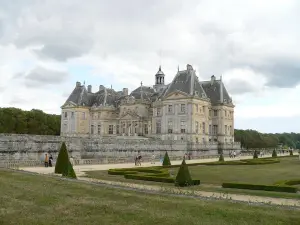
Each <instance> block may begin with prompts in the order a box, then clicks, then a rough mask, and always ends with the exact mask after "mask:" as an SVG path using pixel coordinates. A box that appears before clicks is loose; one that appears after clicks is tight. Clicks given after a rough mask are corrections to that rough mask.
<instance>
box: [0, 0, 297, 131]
mask: <svg viewBox="0 0 300 225" xmlns="http://www.w3.org/2000/svg"><path fill="white" fill-rule="evenodd" d="M299 10H300V3H299V2H298V1H296V0H286V1H281V0H272V1H271V0H265V1H263V2H262V1H260V0H251V1H250V0H249V1H243V2H241V1H238V0H229V1H226V2H225V1H221V0H201V1H198V0H187V1H182V0H153V1H140V0H129V1H126V2H124V1H119V0H112V1H104V0H87V1H86V4H82V1H81V0H64V1H58V0H27V1H22V0H14V1H4V0H0V76H1V77H0V78H1V86H2V87H6V88H5V90H3V91H2V93H1V95H0V102H1V104H2V103H3V105H13V104H16V105H18V104H21V103H17V102H13V101H12V100H13V99H11V98H13V97H14V90H16V89H17V90H19V91H22V92H23V93H26V96H27V95H28V96H30V99H31V100H30V101H28V102H26V103H25V102H23V103H22V107H23V108H30V107H35V108H41V109H44V110H45V109H47V110H49V112H50V111H51V112H56V113H60V108H59V107H60V106H61V104H62V103H63V102H64V101H65V98H66V96H68V93H69V92H71V91H72V89H73V88H74V85H75V82H76V81H77V80H79V81H81V82H83V81H84V80H86V82H87V83H89V84H90V83H91V84H92V85H93V87H98V86H99V85H100V84H104V85H106V86H110V85H111V84H112V85H113V87H114V88H116V89H119V90H120V89H121V88H123V87H129V88H130V89H131V90H133V89H135V88H136V87H137V86H139V85H140V82H141V81H143V84H144V85H147V86H152V85H153V83H154V75H155V73H156V72H157V69H158V66H159V65H160V64H161V65H162V69H163V71H164V73H165V74H166V81H167V82H171V81H172V79H173V77H174V76H175V74H176V72H177V66H178V65H179V66H180V69H183V68H185V67H186V64H191V65H193V67H194V68H195V69H196V70H197V76H199V79H200V80H207V79H209V78H210V76H211V75H212V74H214V75H216V76H217V77H219V76H220V75H223V79H224V83H225V85H226V88H227V90H228V91H229V93H230V94H231V95H233V101H234V102H235V103H236V112H237V114H236V115H237V120H238V119H242V120H244V121H246V120H245V119H246V118H245V117H246V116H247V117H251V118H252V117H254V118H253V119H252V120H251V125H253V124H255V118H263V117H266V116H267V115H268V114H272V115H276V116H277V117H276V118H275V117H274V121H275V120H278V118H282V120H283V119H284V118H288V117H290V116H295V118H296V117H297V116H298V112H300V111H299V109H298V108H300V107H298V106H297V105H298V104H297V103H293V102H295V101H296V98H294V97H293V96H294V95H295V96H297V95H299V94H300V93H298V86H299V81H300V76H299V67H300V66H299V63H298V62H299V61H300V53H299V51H297V49H298V45H299V39H300V32H299V29H298V24H297V21H299V20H300V14H299V13H298V12H299ZM78 68H89V69H88V70H87V69H82V70H80V71H79V69H78ZM77 69H78V70H77ZM68 74H69V75H68ZM12 79H13V80H12ZM12 82H13V84H14V85H11V84H12ZM24 84H25V85H24ZM47 84H51V85H48V86H47V88H46V89H45V88H44V87H45V85H47ZM39 87H40V88H39ZM58 87H59V88H58ZM60 88H62V90H63V91H61V92H60V93H57V95H54V94H53V93H56V92H57V90H58V89H60ZM93 89H95V90H96V89H97V88H93ZM295 90H296V92H295ZM62 95H63V96H62ZM274 96H276V98H275V97H274ZM38 98H41V99H48V100H49V101H51V104H50V103H49V104H46V105H45V104H44V101H43V100H37V99H38ZM284 99H288V102H289V104H287V103H284V101H285V100H284ZM291 99H293V101H292V102H291V101H290V100H291ZM33 102H34V103H33ZM292 103H293V104H294V105H291V104H292ZM283 108H284V110H283ZM291 112H293V113H291ZM296 114H297V115H296ZM254 115H255V116H254ZM257 121H260V120H259V119H257ZM247 123H248V122H247V121H246V122H243V123H237V125H239V124H241V126H243V127H247ZM249 123H250V122H249ZM259 123H262V122H261V121H260V122H259ZM270 123H271V122H270ZM270 123H268V124H266V126H270Z"/></svg>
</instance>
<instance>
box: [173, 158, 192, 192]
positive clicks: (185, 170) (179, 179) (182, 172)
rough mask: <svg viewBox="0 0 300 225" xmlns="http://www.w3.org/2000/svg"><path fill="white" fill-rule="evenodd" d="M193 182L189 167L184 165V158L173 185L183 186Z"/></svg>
mask: <svg viewBox="0 0 300 225" xmlns="http://www.w3.org/2000/svg"><path fill="white" fill-rule="evenodd" d="M193 184H194V182H193V180H192V177H191V174H190V171H189V167H188V166H187V165H186V163H185V160H184V159H183V160H182V163H181V165H180V168H179V170H178V173H177V176H176V179H175V186H180V187H185V186H191V185H193Z"/></svg>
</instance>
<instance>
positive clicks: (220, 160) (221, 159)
mask: <svg viewBox="0 0 300 225" xmlns="http://www.w3.org/2000/svg"><path fill="white" fill-rule="evenodd" d="M224 161H225V160H224V156H223V154H220V157H219V162H224Z"/></svg>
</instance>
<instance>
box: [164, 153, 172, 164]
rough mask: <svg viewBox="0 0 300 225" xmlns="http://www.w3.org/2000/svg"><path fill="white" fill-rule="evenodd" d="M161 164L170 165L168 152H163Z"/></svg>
mask: <svg viewBox="0 0 300 225" xmlns="http://www.w3.org/2000/svg"><path fill="white" fill-rule="evenodd" d="M162 165H163V166H171V161H170V158H169V155H168V152H166V153H165V156H164V161H163V164H162Z"/></svg>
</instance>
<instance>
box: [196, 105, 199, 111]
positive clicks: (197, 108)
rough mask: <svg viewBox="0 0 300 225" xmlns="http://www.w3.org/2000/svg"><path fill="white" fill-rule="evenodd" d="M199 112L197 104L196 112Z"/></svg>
mask: <svg viewBox="0 0 300 225" xmlns="http://www.w3.org/2000/svg"><path fill="white" fill-rule="evenodd" d="M198 111H199V106H198V104H196V112H198Z"/></svg>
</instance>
